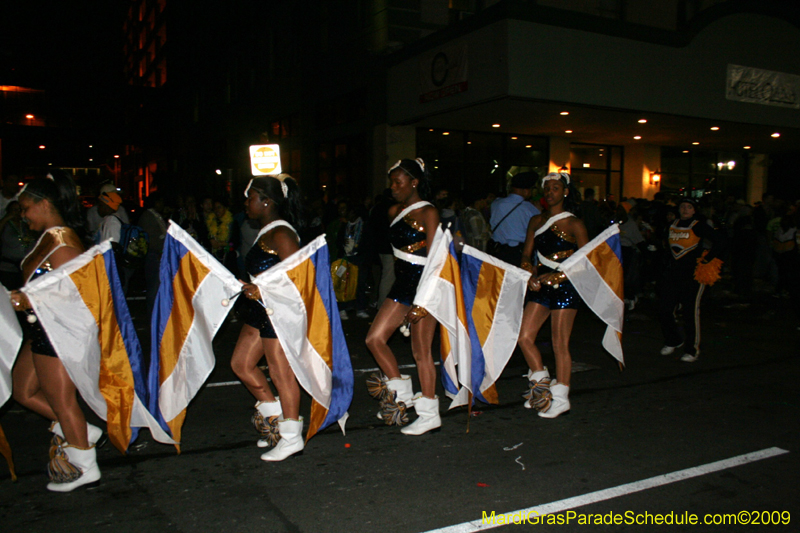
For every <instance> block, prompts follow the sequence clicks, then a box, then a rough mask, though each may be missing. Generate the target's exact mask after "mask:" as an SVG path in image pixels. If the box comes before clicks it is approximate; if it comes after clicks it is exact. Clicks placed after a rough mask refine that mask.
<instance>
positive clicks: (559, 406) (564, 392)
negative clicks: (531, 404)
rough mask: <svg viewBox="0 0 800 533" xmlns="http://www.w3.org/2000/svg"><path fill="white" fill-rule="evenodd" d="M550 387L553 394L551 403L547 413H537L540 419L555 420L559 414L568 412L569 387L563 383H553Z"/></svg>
mask: <svg viewBox="0 0 800 533" xmlns="http://www.w3.org/2000/svg"><path fill="white" fill-rule="evenodd" d="M553 383H554V385H552V386H551V387H550V392H551V393H552V394H553V401H552V402H551V403H550V408H549V409H548V410H547V411H539V416H541V417H542V418H555V417H557V416H558V415H560V414H566V413H568V412H569V386H568V385H564V384H563V383H555V382H553Z"/></svg>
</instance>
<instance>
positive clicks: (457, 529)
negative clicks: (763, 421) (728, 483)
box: [427, 448, 789, 533]
mask: <svg viewBox="0 0 800 533" xmlns="http://www.w3.org/2000/svg"><path fill="white" fill-rule="evenodd" d="M785 453H789V451H788V450H783V449H781V448H767V449H764V450H760V451H757V452H753V453H746V454H744V455H738V456H736V457H731V458H730V459H724V460H722V461H716V462H714V463H708V464H705V465H701V466H695V467H692V468H687V469H686V470H678V471H677V472H672V473H670V474H664V475H661V476H656V477H651V478H649V479H643V480H641V481H635V482H633V483H627V484H625V485H620V486H618V487H612V488H610V489H604V490H599V491H597V492H590V493H589V494H584V495H583V496H575V497H573V498H567V499H565V500H559V501H557V502H551V503H545V504H543V505H537V506H535V507H529V508H527V509H520V510H519V511H512V512H510V513H506V514H504V515H502V517H503V518H501V515H497V516H495V520H494V523H484V522H483V521H482V520H473V521H472V522H464V523H463V524H456V525H453V526H449V527H445V528H441V529H433V530H431V531H428V532H427V533H472V532H473V531H486V530H487V529H494V528H496V527H501V526H504V525H509V524H513V522H512V520H513V517H514V516H516V517H520V516H527V515H528V514H529V513H530V514H531V515H532V516H537V513H538V516H544V515H548V514H553V513H560V512H561V511H566V510H567V509H575V508H576V507H583V506H584V505H589V504H592V503H598V502H602V501H606V500H610V499H613V498H619V497H620V496H626V495H628V494H633V493H635V492H641V491H643V490H647V489H652V488H655V487H660V486H662V485H668V484H670V483H675V482H677V481H683V480H686V479H691V478H693V477H699V476H704V475H706V474H711V473H713V472H719V471H720V470H727V469H728V468H733V467H735V466H741V465H745V464H748V463H753V462H755V461H761V460H762V459H769V458H770V457H776V456H778V455H783V454H785ZM498 522H500V523H498Z"/></svg>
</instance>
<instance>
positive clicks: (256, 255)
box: [244, 235, 281, 339]
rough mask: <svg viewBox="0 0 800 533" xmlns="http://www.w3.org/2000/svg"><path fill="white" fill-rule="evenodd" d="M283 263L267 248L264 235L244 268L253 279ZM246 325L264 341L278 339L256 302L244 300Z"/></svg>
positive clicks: (264, 312) (267, 318) (250, 253)
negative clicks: (254, 329) (259, 334)
mask: <svg viewBox="0 0 800 533" xmlns="http://www.w3.org/2000/svg"><path fill="white" fill-rule="evenodd" d="M280 262H281V259H280V257H278V252H276V251H275V250H273V249H272V248H270V247H268V246H267V241H266V236H265V235H262V236H261V237H259V238H258V240H257V241H256V242H255V244H253V246H252V248H250V251H249V252H247V255H246V256H245V258H244V267H245V269H246V270H247V273H248V274H250V276H252V277H256V276H257V275H259V274H261V273H262V272H265V271H266V270H269V269H270V268H272V267H274V266H275V265H277V264H278V263H280ZM244 323H245V324H247V325H248V326H252V327H254V328H256V329H257V330H258V331H259V332H260V333H261V338H262V339H277V338H278V336H277V335H276V334H275V329H274V328H273V327H272V322H270V320H269V316H267V311H266V309H264V308H263V307H262V306H261V304H260V303H259V302H258V301H256V300H249V299H245V300H244Z"/></svg>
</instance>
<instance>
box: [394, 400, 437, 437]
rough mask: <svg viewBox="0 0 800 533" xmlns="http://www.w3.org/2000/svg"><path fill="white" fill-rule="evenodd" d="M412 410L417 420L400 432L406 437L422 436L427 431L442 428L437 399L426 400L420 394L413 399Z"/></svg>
mask: <svg viewBox="0 0 800 533" xmlns="http://www.w3.org/2000/svg"><path fill="white" fill-rule="evenodd" d="M414 409H415V410H416V411H417V419H416V420H414V423H413V424H411V425H410V426H408V427H404V428H403V429H401V430H400V431H402V432H403V433H404V434H406V435H422V434H423V433H427V432H428V431H431V430H434V429H439V428H440V427H442V418H441V417H440V416H439V397H438V396H436V397H434V398H426V397H425V396H423V395H422V393H418V394H417V395H416V396H415V397H414Z"/></svg>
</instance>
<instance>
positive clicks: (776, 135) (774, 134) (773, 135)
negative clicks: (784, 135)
mask: <svg viewBox="0 0 800 533" xmlns="http://www.w3.org/2000/svg"><path fill="white" fill-rule="evenodd" d="M780 136H781V134H780V133H778V132H777V131H776V132H775V133H773V134H772V135H771V136H770V137H774V138H775V139H777V138H778V137H780Z"/></svg>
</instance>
